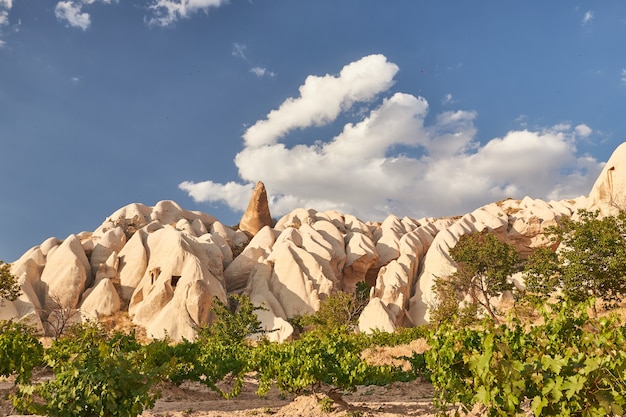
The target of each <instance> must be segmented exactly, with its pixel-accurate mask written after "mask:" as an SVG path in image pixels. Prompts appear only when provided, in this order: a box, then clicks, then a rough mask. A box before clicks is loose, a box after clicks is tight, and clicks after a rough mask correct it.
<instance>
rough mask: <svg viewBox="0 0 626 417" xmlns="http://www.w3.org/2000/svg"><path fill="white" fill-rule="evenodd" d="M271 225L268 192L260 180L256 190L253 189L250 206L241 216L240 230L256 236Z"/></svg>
mask: <svg viewBox="0 0 626 417" xmlns="http://www.w3.org/2000/svg"><path fill="white" fill-rule="evenodd" d="M271 225H272V216H271V214H270V206H269V204H268V202H267V192H266V191H265V185H263V183H262V182H261V181H259V182H257V184H256V186H255V187H254V191H252V196H251V197H250V202H249V203H248V208H247V209H246V211H245V212H244V213H243V216H242V217H241V221H240V222H239V230H242V231H244V232H246V233H249V234H250V235H252V236H254V235H256V234H257V232H258V231H259V230H261V229H262V228H264V227H265V226H271Z"/></svg>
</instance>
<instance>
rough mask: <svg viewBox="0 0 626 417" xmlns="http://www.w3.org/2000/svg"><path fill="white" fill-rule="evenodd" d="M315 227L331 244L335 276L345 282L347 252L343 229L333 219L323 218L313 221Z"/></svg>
mask: <svg viewBox="0 0 626 417" xmlns="http://www.w3.org/2000/svg"><path fill="white" fill-rule="evenodd" d="M312 227H313V229H315V231H317V233H318V234H319V236H320V237H321V239H323V241H324V242H326V243H327V244H329V245H330V247H331V248H330V257H331V258H330V267H331V269H332V270H333V274H334V275H335V277H336V278H337V279H338V280H340V281H342V282H343V268H344V266H345V264H346V259H347V257H348V256H347V254H346V247H345V243H344V240H343V238H344V237H343V234H342V232H341V230H343V227H342V228H341V229H339V228H337V226H336V223H334V222H333V221H331V220H329V219H326V218H322V219H320V220H318V221H316V222H315V223H313V226H312Z"/></svg>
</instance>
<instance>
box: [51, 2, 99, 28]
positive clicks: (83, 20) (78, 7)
mask: <svg viewBox="0 0 626 417" xmlns="http://www.w3.org/2000/svg"><path fill="white" fill-rule="evenodd" d="M82 6H83V5H82V3H81V2H75V1H71V0H70V1H60V2H58V3H57V5H56V7H55V8H54V15H55V16H56V18H57V20H59V21H60V22H66V23H67V24H68V25H69V26H71V27H74V28H80V29H82V30H87V29H88V28H89V26H91V17H90V16H89V13H85V12H83V11H82Z"/></svg>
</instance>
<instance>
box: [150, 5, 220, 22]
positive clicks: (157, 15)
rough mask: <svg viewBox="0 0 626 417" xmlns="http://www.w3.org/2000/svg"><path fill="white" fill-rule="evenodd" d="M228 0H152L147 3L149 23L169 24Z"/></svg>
mask: <svg viewBox="0 0 626 417" xmlns="http://www.w3.org/2000/svg"><path fill="white" fill-rule="evenodd" d="M227 3H228V0H154V1H152V2H151V3H150V4H149V5H148V9H149V10H150V13H151V16H149V17H148V18H147V21H148V23H149V24H152V25H157V26H170V25H173V24H174V23H176V22H177V21H178V20H180V19H187V18H189V17H191V16H192V15H194V14H196V13H198V12H204V13H208V11H209V9H211V8H217V7H220V6H222V5H224V4H227Z"/></svg>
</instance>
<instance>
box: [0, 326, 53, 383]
mask: <svg viewBox="0 0 626 417" xmlns="http://www.w3.org/2000/svg"><path fill="white" fill-rule="evenodd" d="M42 362H43V346H42V345H41V343H40V342H39V339H37V337H36V336H35V331H34V329H32V328H31V327H28V326H26V325H24V324H21V323H15V322H13V321H2V322H0V376H10V375H17V378H16V382H17V383H26V382H28V381H29V380H30V378H31V376H32V374H33V369H34V368H35V367H37V366H40V365H42Z"/></svg>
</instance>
